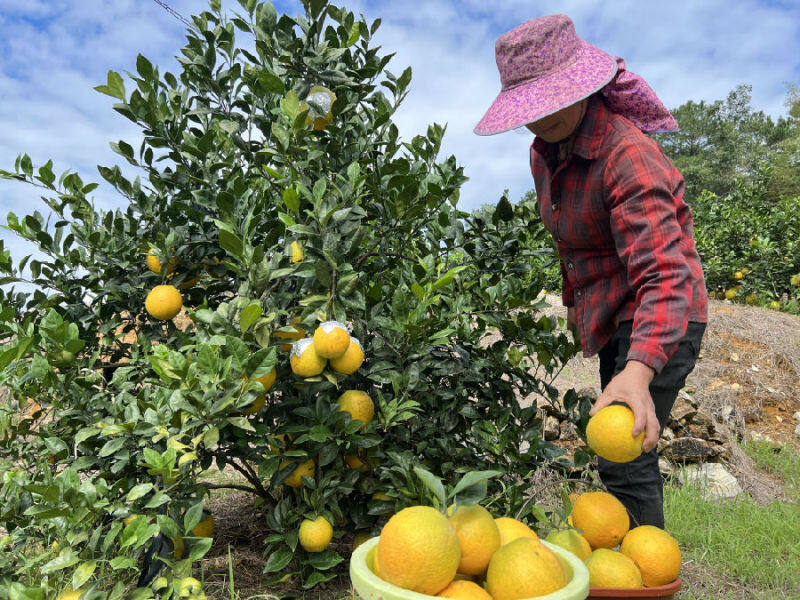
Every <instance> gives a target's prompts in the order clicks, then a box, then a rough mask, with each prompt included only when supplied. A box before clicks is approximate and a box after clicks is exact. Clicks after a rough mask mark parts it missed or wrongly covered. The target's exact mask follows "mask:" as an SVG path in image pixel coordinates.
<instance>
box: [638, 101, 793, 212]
mask: <svg viewBox="0 0 800 600" xmlns="http://www.w3.org/2000/svg"><path fill="white" fill-rule="evenodd" d="M751 90H752V86H750V85H739V86H737V87H736V88H735V89H734V90H733V91H731V92H730V93H729V94H728V97H727V98H726V99H725V100H724V101H723V100H716V101H714V102H706V101H704V100H701V101H700V102H695V101H692V100H690V101H688V102H686V103H684V104H682V105H681V106H679V107H678V108H675V109H672V114H673V115H674V116H675V118H676V119H677V121H678V123H679V125H680V131H677V132H672V133H661V134H655V135H654V136H653V137H654V138H655V139H656V140H657V141H658V142H659V144H661V147H662V148H663V149H664V152H665V153H666V154H667V156H669V158H670V159H671V160H672V162H673V163H674V164H675V166H676V167H677V169H678V170H679V171H680V172H681V174H682V175H683V176H684V178H685V180H686V196H685V197H686V199H687V200H688V201H689V202H690V203H691V202H694V200H695V199H696V198H697V197H698V196H699V195H700V193H701V192H702V191H703V190H708V191H710V192H713V193H714V194H716V195H717V196H724V195H726V194H729V193H731V192H732V191H733V190H734V188H735V186H736V183H737V181H740V180H742V179H745V178H748V177H751V176H753V175H755V173H756V170H757V168H758V166H759V164H760V163H761V162H762V161H763V160H766V159H768V158H769V157H770V155H771V153H772V152H774V151H775V149H776V147H777V146H778V145H779V144H780V143H781V142H783V141H784V140H786V139H789V138H791V137H793V136H795V135H797V123H796V121H795V120H793V119H792V118H786V117H779V118H778V120H777V121H773V119H772V117H770V116H769V115H766V114H765V113H764V112H763V111H754V110H753V109H752V107H751V106H750V102H751V95H750V91H751Z"/></svg>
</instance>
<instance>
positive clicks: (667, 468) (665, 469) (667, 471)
mask: <svg viewBox="0 0 800 600" xmlns="http://www.w3.org/2000/svg"><path fill="white" fill-rule="evenodd" d="M658 470H659V471H661V476H662V477H669V476H670V475H672V463H671V462H669V461H668V460H667V459H666V458H659V459H658Z"/></svg>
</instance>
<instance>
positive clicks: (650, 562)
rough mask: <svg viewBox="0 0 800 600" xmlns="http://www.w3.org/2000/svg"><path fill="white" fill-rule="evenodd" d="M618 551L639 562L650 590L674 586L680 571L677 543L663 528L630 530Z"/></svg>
mask: <svg viewBox="0 0 800 600" xmlns="http://www.w3.org/2000/svg"><path fill="white" fill-rule="evenodd" d="M619 551H620V552H622V554H624V555H625V556H627V557H628V558H630V559H631V560H632V561H633V562H634V563H636V566H637V567H639V570H640V571H641V573H642V582H643V583H644V585H645V586H647V587H656V586H659V585H666V584H667V583H671V582H673V581H675V580H676V579H677V578H678V574H679V573H680V571H681V550H680V548H679V547H678V542H677V541H676V540H675V538H674V537H672V536H671V535H670V534H668V533H667V532H666V531H664V530H663V529H659V528H658V527H653V526H652V525H641V526H639V527H636V528H634V529H631V530H630V531H629V532H628V534H627V535H626V536H625V537H624V538H623V540H622V545H621V546H620V549H619Z"/></svg>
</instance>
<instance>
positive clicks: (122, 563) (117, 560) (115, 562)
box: [108, 556, 136, 571]
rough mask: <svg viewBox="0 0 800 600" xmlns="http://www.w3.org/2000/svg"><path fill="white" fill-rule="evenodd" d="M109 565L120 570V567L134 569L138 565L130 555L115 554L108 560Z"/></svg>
mask: <svg viewBox="0 0 800 600" xmlns="http://www.w3.org/2000/svg"><path fill="white" fill-rule="evenodd" d="M108 566H110V567H111V568H112V569H114V570H115V571H119V570H120V569H133V568H134V567H135V566H136V561H135V560H133V559H132V558H131V557H130V556H115V557H114V558H112V559H111V560H110V561H109V562H108Z"/></svg>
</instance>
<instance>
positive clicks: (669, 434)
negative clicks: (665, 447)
mask: <svg viewBox="0 0 800 600" xmlns="http://www.w3.org/2000/svg"><path fill="white" fill-rule="evenodd" d="M661 438H662V439H663V440H664V441H666V442H671V441H672V440H674V439H675V432H674V431H672V429H670V428H669V427H664V431H662V432H661Z"/></svg>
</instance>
